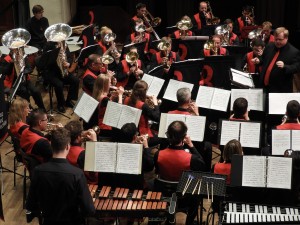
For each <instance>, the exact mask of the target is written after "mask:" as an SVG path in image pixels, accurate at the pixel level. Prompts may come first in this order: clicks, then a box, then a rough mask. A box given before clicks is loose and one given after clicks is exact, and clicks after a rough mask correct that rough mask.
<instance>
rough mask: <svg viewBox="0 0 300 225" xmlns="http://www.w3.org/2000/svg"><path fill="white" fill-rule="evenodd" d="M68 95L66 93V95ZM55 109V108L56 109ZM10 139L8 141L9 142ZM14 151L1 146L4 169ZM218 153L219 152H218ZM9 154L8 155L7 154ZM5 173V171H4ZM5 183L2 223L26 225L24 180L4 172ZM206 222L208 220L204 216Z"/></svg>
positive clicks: (45, 96)
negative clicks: (3, 219)
mask: <svg viewBox="0 0 300 225" xmlns="http://www.w3.org/2000/svg"><path fill="white" fill-rule="evenodd" d="M35 79H36V77H33V82H34V81H35ZM40 88H41V92H42V96H43V100H44V103H45V106H46V109H49V96H48V93H47V92H46V91H45V90H44V89H43V87H40ZM65 94H66V93H65ZM53 101H54V106H56V98H55V97H54V99H53ZM31 103H32V105H33V106H34V107H35V105H34V103H33V102H31ZM54 108H55V107H54ZM66 109H67V112H66V113H65V115H67V116H69V117H71V120H72V119H76V120H77V119H78V117H77V116H76V115H75V114H73V115H71V114H72V112H73V111H72V109H70V108H66ZM68 121H69V119H68V118H66V117H64V116H62V115H59V114H57V115H56V116H55V117H54V121H53V122H60V123H62V124H63V125H65V124H66V123H67V122H68ZM9 140H10V139H8V141H9ZM11 150H12V146H11V144H9V143H7V142H4V143H3V145H2V146H0V153H1V159H2V165H3V168H7V169H9V170H11V171H12V170H13V167H14V166H13V161H14V156H15V154H14V152H11V153H9V152H10V151H11ZM216 151H217V152H218V150H216ZM7 153H8V154H7ZM214 156H216V157H218V156H217V155H216V154H215V153H213V157H214ZM217 160H218V158H216V159H214V160H213V163H215V162H216V161H217ZM3 171H5V169H4V170H3ZM17 173H19V174H23V173H24V167H23V166H22V165H21V164H19V166H18V168H17ZM0 179H1V180H2V181H3V186H2V185H1V186H2V188H3V190H4V193H3V195H2V204H3V210H4V217H5V222H3V221H0V225H1V224H5V225H25V224H27V223H26V216H25V210H24V209H23V178H22V177H21V176H19V175H17V177H16V186H15V187H14V181H13V173H11V172H3V174H2V176H1V178H0ZM1 180H0V181H1ZM29 185H30V181H29V180H27V185H26V186H27V191H28V189H29ZM204 206H205V207H206V208H207V203H206V202H204ZM176 219H177V224H185V214H183V213H177V215H176ZM203 219H204V220H205V219H206V217H205V215H204V218H203ZM31 224H32V225H37V224H38V221H37V219H34V221H33V222H31ZM91 224H100V222H98V221H92V222H91ZM101 224H102V222H101ZM215 224H217V220H215Z"/></svg>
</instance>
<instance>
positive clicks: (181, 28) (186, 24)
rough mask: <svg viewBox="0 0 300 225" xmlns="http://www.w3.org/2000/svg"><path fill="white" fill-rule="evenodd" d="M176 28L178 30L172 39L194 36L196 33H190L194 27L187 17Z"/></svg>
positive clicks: (172, 35)
mask: <svg viewBox="0 0 300 225" xmlns="http://www.w3.org/2000/svg"><path fill="white" fill-rule="evenodd" d="M176 26H177V28H178V30H176V31H174V33H173V34H171V36H170V37H171V38H174V39H180V38H182V37H186V36H194V32H192V31H190V29H191V28H192V27H193V24H192V21H191V18H190V17H188V16H187V15H185V16H183V17H182V18H181V20H180V21H179V22H178V23H177V24H176Z"/></svg>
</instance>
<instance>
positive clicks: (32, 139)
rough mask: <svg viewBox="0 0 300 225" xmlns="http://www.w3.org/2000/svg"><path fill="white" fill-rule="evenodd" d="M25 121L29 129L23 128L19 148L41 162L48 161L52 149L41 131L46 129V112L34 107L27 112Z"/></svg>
mask: <svg viewBox="0 0 300 225" xmlns="http://www.w3.org/2000/svg"><path fill="white" fill-rule="evenodd" d="M27 121H28V125H29V129H26V130H24V131H23V133H22V135H21V140H20V145H21V148H22V149H23V150H24V151H25V152H26V154H29V155H32V156H34V157H35V158H36V159H37V160H38V161H39V162H41V163H42V162H46V161H49V159H50V158H51V157H52V149H51V146H50V142H49V140H48V139H47V138H46V137H45V135H44V134H43V133H42V132H43V131H45V130H46V129H47V122H48V118H47V114H46V112H45V111H43V110H41V109H35V110H33V111H32V112H31V113H30V114H29V116H28V119H27Z"/></svg>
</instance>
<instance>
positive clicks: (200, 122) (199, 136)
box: [185, 115, 206, 141]
mask: <svg viewBox="0 0 300 225" xmlns="http://www.w3.org/2000/svg"><path fill="white" fill-rule="evenodd" d="M205 122H206V117H205V116H190V115H187V116H186V118H185V123H186V125H187V127H188V131H187V134H188V135H189V136H190V138H191V140H192V141H203V138H204V131H205Z"/></svg>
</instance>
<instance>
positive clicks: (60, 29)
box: [44, 23, 72, 77]
mask: <svg viewBox="0 0 300 225" xmlns="http://www.w3.org/2000/svg"><path fill="white" fill-rule="evenodd" d="M71 34H72V28H71V27H70V26H69V25H68V24H65V23H57V24H53V25H52V26H50V27H48V28H47V29H46V30H45V33H44V35H45V37H46V39H47V41H52V42H58V45H59V47H60V51H59V54H58V57H57V60H56V61H57V65H58V67H59V69H60V72H61V75H62V77H65V76H67V75H68V73H69V72H68V69H67V68H65V67H64V63H65V62H67V57H66V48H67V45H66V39H67V38H69V37H70V36H71Z"/></svg>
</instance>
